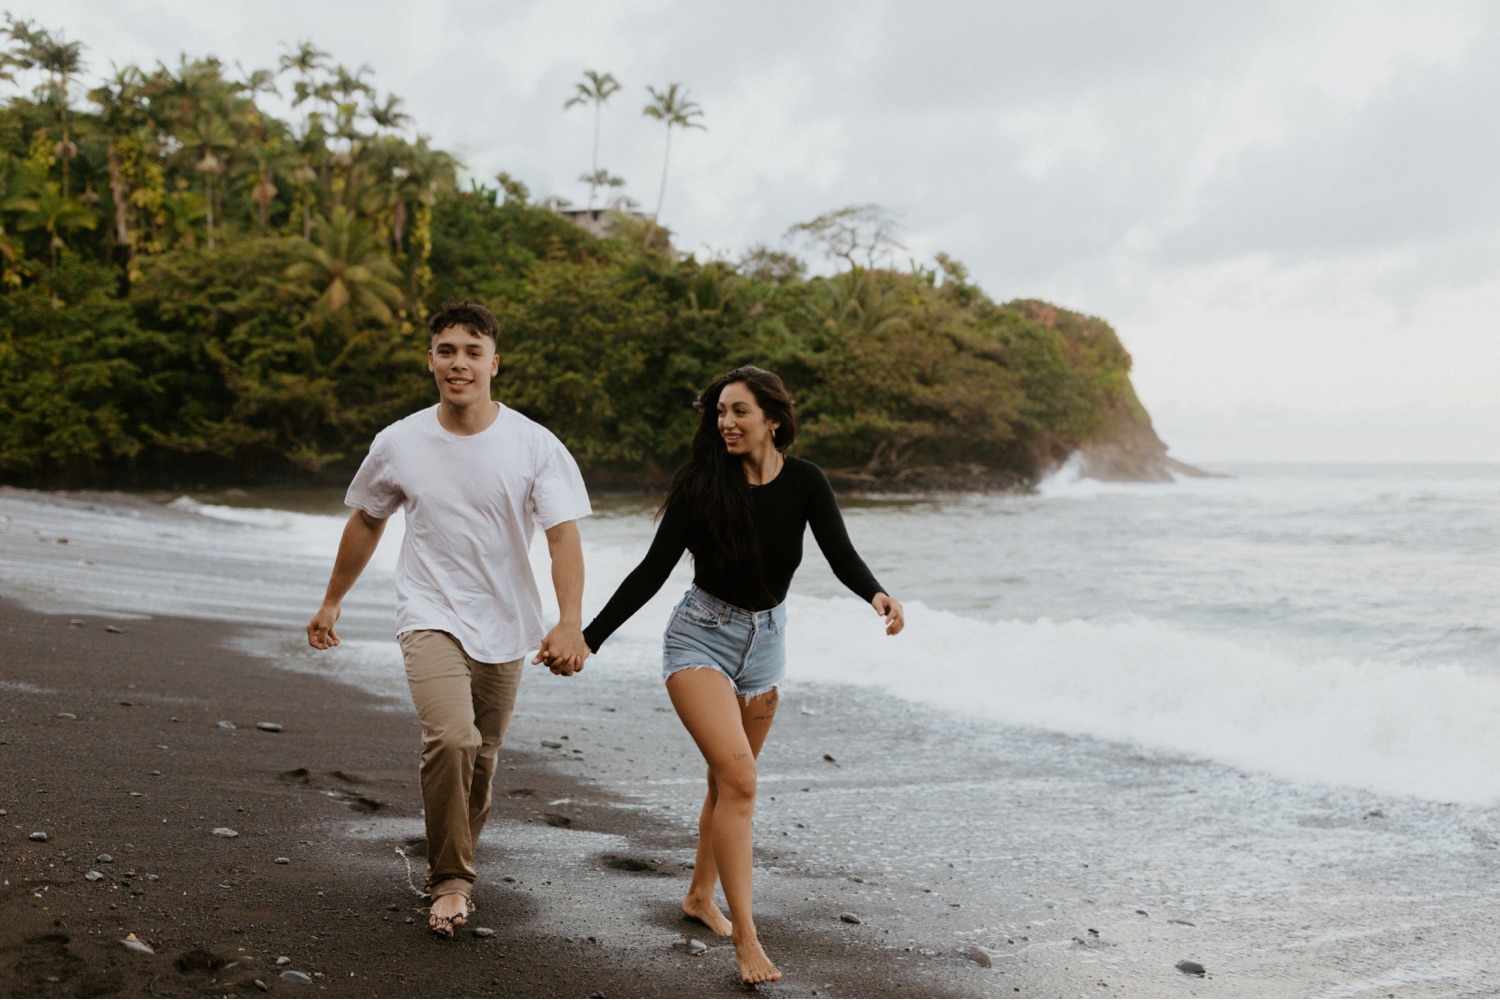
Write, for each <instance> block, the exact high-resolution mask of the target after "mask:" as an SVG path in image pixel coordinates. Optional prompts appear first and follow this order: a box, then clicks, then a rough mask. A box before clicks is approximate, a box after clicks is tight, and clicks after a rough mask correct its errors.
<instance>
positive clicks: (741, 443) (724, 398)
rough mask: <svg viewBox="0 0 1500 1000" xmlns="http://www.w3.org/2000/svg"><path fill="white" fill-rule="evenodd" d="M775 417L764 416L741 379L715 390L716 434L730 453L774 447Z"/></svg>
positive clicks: (754, 451) (752, 453) (735, 453)
mask: <svg viewBox="0 0 1500 1000" xmlns="http://www.w3.org/2000/svg"><path fill="white" fill-rule="evenodd" d="M777 426H778V425H777V424H776V423H775V421H772V420H768V419H766V411H765V410H762V409H761V408H760V403H759V402H757V401H756V399H755V393H753V392H751V391H750V387H749V386H747V385H745V383H743V382H731V383H729V384H728V385H726V386H725V387H724V391H723V392H721V393H719V436H720V437H722V438H723V439H724V446H725V448H727V449H728V450H729V454H731V455H745V456H750V455H758V454H760V453H761V451H762V449H765V448H771V449H774V448H775V447H776V428H777Z"/></svg>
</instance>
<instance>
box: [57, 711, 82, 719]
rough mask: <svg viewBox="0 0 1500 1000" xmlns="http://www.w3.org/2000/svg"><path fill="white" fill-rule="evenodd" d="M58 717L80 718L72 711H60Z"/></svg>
mask: <svg viewBox="0 0 1500 1000" xmlns="http://www.w3.org/2000/svg"><path fill="white" fill-rule="evenodd" d="M57 717H58V718H59V719H76V718H78V716H76V715H74V714H73V713H72V712H58V713H57Z"/></svg>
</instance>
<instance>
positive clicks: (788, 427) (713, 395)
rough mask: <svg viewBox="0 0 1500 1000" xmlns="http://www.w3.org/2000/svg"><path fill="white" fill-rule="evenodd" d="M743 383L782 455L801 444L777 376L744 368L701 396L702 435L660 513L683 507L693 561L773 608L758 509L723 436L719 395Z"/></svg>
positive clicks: (697, 403)
mask: <svg viewBox="0 0 1500 1000" xmlns="http://www.w3.org/2000/svg"><path fill="white" fill-rule="evenodd" d="M734 382H742V383H744V385H745V388H747V389H749V390H750V392H751V393H753V394H754V396H755V401H756V402H757V403H758V404H759V405H760V408H761V410H762V411H764V412H765V415H766V419H767V420H769V421H772V422H774V423H775V424H776V425H777V426H776V431H775V434H774V436H773V441H774V442H775V445H776V450H777V451H782V452H784V451H786V449H787V446H788V445H790V444H791V443H792V442H793V441H794V440H796V438H797V415H796V413H795V412H794V411H793V409H792V404H793V400H792V397H791V395H790V394H789V393H788V392H787V391H786V386H785V385H783V384H782V382H781V379H780V377H778V376H777V375H776V373H775V372H768V371H766V370H765V369H763V368H756V367H755V366H754V365H745V366H743V367H741V368H736V369H735V370H734V371H732V372H728V373H726V374H724V375H721V376H719V377H718V378H716V379H714V381H713V382H712V383H711V384H710V385H709V387H708V388H707V389H704V390H703V392H701V393H699V395H698V398H697V399H696V400H695V401H694V402H693V406H694V408H695V409H697V410H698V429H697V430H696V431H694V432H693V449H692V454H691V457H690V458H689V459H688V460H687V462H686V464H684V465H683V466H682V467H681V468H680V469H678V470H677V474H676V475H675V476H673V477H672V486H671V488H670V489H669V490H667V499H666V500H665V501H663V502H662V505H661V510H662V512H665V511H666V509H667V508H668V507H672V506H676V505H681V506H682V507H683V509H684V512H685V513H686V514H687V517H688V524H689V525H690V526H691V527H690V529H689V547H690V550H691V551H692V553H693V560H694V562H695V563H696V564H697V565H698V567H699V568H700V569H702V570H704V571H705V572H706V574H707V575H709V576H712V577H717V578H721V579H722V578H725V577H729V576H734V577H738V578H740V579H742V580H744V581H745V582H746V584H747V586H746V590H747V591H748V592H752V593H754V594H755V596H756V598H757V600H758V601H759V602H760V603H759V605H758V606H759V607H769V606H770V603H771V602H772V601H773V600H774V595H772V594H771V592H770V589H769V588H768V587H767V586H766V584H765V574H764V571H763V566H762V561H761V552H760V543H759V541H758V539H757V538H756V534H755V508H754V506H753V505H752V504H751V502H750V486H749V483H748V482H747V481H746V480H745V466H744V463H743V462H741V461H740V459H739V458H737V457H735V456H733V455H730V454H729V451H728V449H726V448H725V446H724V439H723V437H722V436H720V434H719V395H720V394H721V393H722V392H723V391H724V389H725V387H726V386H728V385H730V384H731V383H734Z"/></svg>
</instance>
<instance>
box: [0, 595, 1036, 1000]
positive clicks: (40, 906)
mask: <svg viewBox="0 0 1500 1000" xmlns="http://www.w3.org/2000/svg"><path fill="white" fill-rule="evenodd" d="M110 626H113V627H115V628H118V629H120V630H122V631H119V632H110V631H107V628H108V627H110ZM234 629H235V627H234V626H226V625H222V624H219V623H215V622H210V621H201V620H186V619H169V618H151V619H123V620H117V619H110V618H105V617H100V616H97V615H76V616H51V615H42V614H37V613H33V612H30V611H26V610H24V609H22V608H21V607H19V606H17V605H16V604H14V603H12V602H8V601H4V600H0V775H3V780H0V809H3V810H4V811H5V815H4V816H0V830H3V831H4V832H3V846H0V880H3V886H0V995H5V996H255V995H259V994H260V993H261V992H262V990H263V989H264V990H265V991H268V992H270V993H272V994H281V995H299V994H308V993H314V992H316V993H320V994H326V995H336V996H437V995H444V996H684V997H686V996H691V997H711V996H739V995H743V994H744V993H745V992H746V988H745V987H743V986H741V985H740V984H739V983H738V981H737V979H736V977H735V975H734V964H733V952H732V948H730V946H729V945H728V943H727V941H725V940H723V939H715V938H713V937H712V936H711V935H709V934H707V932H706V930H705V929H704V928H702V927H701V926H698V925H695V924H692V923H689V922H687V921H686V920H684V919H682V918H681V916H680V913H679V911H678V908H677V907H678V902H679V901H680V898H681V894H682V891H683V889H684V888H685V886H686V881H687V871H686V868H685V865H684V862H683V860H682V859H685V858H690V857H691V849H692V846H693V841H692V836H691V832H690V831H691V825H690V824H688V823H684V822H681V821H680V819H679V818H677V817H674V818H673V821H672V822H663V821H662V820H661V819H659V818H658V817H656V816H655V815H653V813H652V812H651V811H650V810H649V809H641V808H639V807H632V805H631V804H630V803H628V802H623V801H620V800H619V799H618V798H617V797H615V796H614V795H613V794H612V793H611V792H610V791H609V790H608V789H607V788H605V787H602V786H599V785H596V784H594V783H592V782H590V781H589V780H587V779H586V778H584V777H580V776H578V774H580V773H583V772H584V769H580V768H579V767H577V766H567V765H569V764H572V765H576V764H577V763H578V760H577V759H576V758H574V759H569V757H568V756H566V755H563V756H560V755H559V752H558V751H557V750H555V749H552V750H549V749H544V748H541V747H540V746H539V743H538V742H537V741H535V740H532V741H530V742H528V743H526V744H524V745H522V746H520V747H519V748H518V747H517V746H510V747H507V748H504V749H502V755H501V768H502V770H501V776H500V778H499V779H498V781H497V784H496V797H497V806H496V814H495V817H494V818H493V819H492V821H491V830H493V831H495V832H496V836H494V837H492V836H490V835H489V834H488V833H487V836H486V840H485V842H484V844H483V845H482V846H483V850H482V853H481V857H480V859H479V860H480V866H481V885H480V888H479V889H478V891H477V892H476V896H475V899H476V901H477V902H478V904H479V906H480V910H479V912H478V913H477V914H475V916H474V918H473V919H472V920H471V924H470V927H471V928H474V927H487V928H490V929H492V930H493V932H494V933H493V936H490V937H485V938H480V937H477V936H475V935H474V934H472V933H471V932H468V931H462V932H460V934H459V936H458V937H457V939H456V940H453V941H441V940H438V939H436V938H434V937H433V936H432V935H431V934H429V933H428V932H427V930H426V929H425V911H424V908H423V906H422V904H421V901H420V900H419V898H418V897H417V896H416V895H415V893H414V891H413V890H412V889H411V888H409V887H408V885H407V882H406V878H405V871H404V867H403V863H402V860H401V858H400V857H399V856H397V854H396V848H397V847H398V846H402V845H403V844H405V843H406V842H407V841H408V839H410V838H411V837H412V835H413V833H415V832H419V831H420V821H419V820H418V819H417V817H418V815H419V798H418V790H417V781H416V764H417V750H418V733H417V729H416V723H415V718H414V716H413V715H412V713H411V712H410V710H409V708H407V707H403V706H393V705H390V704H388V703H385V702H382V701H379V700H378V699H376V698H374V697H373V696H370V695H366V694H364V693H362V692H360V691H358V690H356V689H353V688H350V687H347V686H344V685H340V684H337V683H334V682H332V681H329V680H325V679H323V678H320V677H317V676H315V675H311V674H307V673H302V672H293V671H288V670H284V669H281V668H279V667H277V666H276V665H275V664H274V663H273V662H272V661H269V660H266V659H260V658H253V657H248V656H244V655H241V654H237V653H233V652H229V651H226V647H225V645H224V643H225V640H226V639H228V638H229V637H230V636H231V635H232V634H233V632H234ZM538 670H540V668H538ZM547 680H551V679H550V678H545V675H544V678H534V677H528V684H532V685H536V684H539V683H545V682H546V681H547ZM559 683H560V682H559ZM526 697H527V692H526V690H525V689H524V688H523V692H522V702H523V704H522V709H523V710H524V708H525V700H526ZM643 713H644V714H645V715H648V716H649V718H642V717H641V715H642V714H643ZM70 715H71V716H75V717H76V718H69V717H68V716H70ZM220 720H230V721H232V722H233V723H234V724H235V726H236V728H235V729H232V730H230V729H224V728H219V727H218V726H217V723H218V722H219V721H220ZM598 720H603V722H602V723H601V722H600V721H598ZM261 721H268V722H275V723H278V724H280V725H281V726H282V727H284V728H283V730H282V731H281V732H274V733H273V732H264V731H260V730H258V729H257V728H256V723H257V722H261ZM611 725H612V726H614V727H616V728H615V729H614V730H613V731H611V730H610V729H609V728H608V727H609V726H611ZM673 725H675V719H673V718H672V717H671V716H670V715H666V714H662V713H659V712H656V711H653V710H652V709H651V708H649V707H646V708H641V707H640V706H636V707H635V708H632V707H631V706H622V708H621V710H620V711H618V712H616V711H615V710H614V709H613V708H611V709H609V710H607V711H606V712H601V713H598V715H597V719H596V721H595V723H594V726H593V732H592V734H591V735H592V736H593V737H595V738H596V739H597V740H602V741H604V742H611V741H621V742H624V741H626V740H629V739H640V738H641V733H642V730H643V729H644V730H646V731H649V732H663V731H666V729H667V727H669V726H673ZM521 728H522V729H523V730H524V728H525V727H524V726H523V727H521ZM513 736H514V731H513ZM683 738H684V739H685V737H683ZM652 740H653V741H655V737H653V738H652ZM512 742H513V743H515V742H516V741H515V740H514V739H513V740H512ZM683 763H684V764H689V763H691V762H690V761H684V762H683ZM688 770H692V768H688ZM691 794H692V793H689V792H687V791H686V790H685V794H684V797H685V799H690V798H691ZM219 827H229V828H231V829H233V830H235V831H237V832H238V836H237V837H234V838H224V837H220V836H216V835H214V833H213V832H212V831H213V830H214V829H215V828H219ZM33 831H43V832H45V833H46V834H47V840H46V841H45V842H34V841H32V840H30V839H29V835H30V834H31V833H32V832H33ZM511 841H514V842H515V843H516V844H517V845H523V842H524V846H520V847H518V848H517V849H516V850H514V851H510V850H507V849H506V847H507V843H509V842H511ZM579 845H583V846H582V852H583V853H582V854H581V855H580V853H579V852H580V847H579ZM599 845H603V846H604V849H599ZM101 854H108V855H110V856H111V857H112V861H109V862H104V861H103V860H100V859H99V855H101ZM278 858H285V859H287V863H285V864H278V863H276V859H278ZM421 864H422V862H421V860H420V859H417V860H416V861H415V862H414V865H415V867H416V868H417V871H418V875H420V866H421ZM91 871H94V872H98V873H99V874H101V875H102V876H103V877H102V878H99V879H97V880H92V881H91V880H89V879H88V878H87V875H88V873H89V872H91ZM512 880H513V881H512ZM828 881H829V877H810V876H809V875H808V874H807V873H806V872H805V871H796V870H792V871H783V870H781V869H775V868H773V869H772V871H771V873H769V874H768V873H766V872H764V871H761V870H758V871H757V904H758V906H757V909H758V911H760V913H761V914H763V915H762V916H761V917H760V923H761V927H762V937H763V940H764V942H765V944H766V946H767V950H768V951H769V952H770V954H771V955H772V956H773V957H775V958H777V960H778V961H779V962H780V963H781V965H782V967H783V969H784V970H785V971H786V972H787V978H786V979H785V980H783V981H782V982H781V983H779V984H775V985H773V986H769V987H763V988H762V990H763V991H764V992H769V993H774V994H776V995H784V996H815V995H821V996H829V995H834V996H966V995H980V994H987V995H999V994H1000V993H1002V992H1003V993H1005V994H1007V995H1014V994H1013V993H1012V991H1013V990H1014V991H1017V992H1026V993H1031V992H1032V990H1031V989H1029V988H1028V989H1026V990H1024V991H1022V990H1021V989H1020V987H1018V986H1016V985H1014V984H1013V983H1010V982H1003V981H1002V980H1001V974H1000V970H998V969H981V968H979V967H978V966H977V965H976V964H974V963H973V962H972V961H969V960H968V959H966V958H964V957H963V956H962V955H961V954H956V953H953V952H947V953H944V954H936V953H934V952H933V950H932V949H912V948H905V949H902V948H899V947H892V946H891V940H890V938H888V937H886V938H884V939H881V937H880V933H881V932H880V931H878V930H877V928H879V927H880V926H881V925H882V923H883V921H882V919H881V912H880V905H881V904H879V902H878V901H877V900H872V899H866V900H864V902H863V904H862V905H861V907H860V912H861V915H862V919H863V920H864V921H865V922H864V923H863V924H861V925H853V924H849V923H844V922H842V921H840V920H839V919H838V910H837V908H836V907H833V908H830V907H831V906H832V904H830V903H820V904H818V905H816V906H812V907H808V906H806V905H804V904H803V901H804V900H811V899H814V898H817V897H818V896H819V895H820V894H821V895H822V897H823V898H825V899H826V898H827V882H828ZM888 905H890V904H888ZM893 915H894V914H890V916H893ZM885 923H887V924H888V923H889V922H888V921H885ZM886 933H889V932H888V931H887V932H886ZM130 934H134V935H135V936H136V937H137V938H138V939H139V940H140V941H142V942H145V943H146V944H147V945H149V946H150V947H151V948H152V949H154V954H149V955H148V954H140V953H137V952H134V951H132V950H130V949H129V948H127V946H126V945H124V944H122V943H121V942H122V939H125V938H126V937H127V935H130ZM688 938H699V939H701V940H703V941H704V942H706V943H707V944H708V946H709V947H708V951H707V952H706V953H705V954H703V955H692V954H690V953H689V952H688V951H687V950H686V949H685V947H684V945H685V943H686V941H687V939H688ZM278 956H287V957H288V958H289V959H290V962H289V963H288V964H286V965H284V966H282V967H278V966H277V965H276V960H277V958H278ZM286 970H295V971H298V972H302V973H305V974H306V975H307V976H309V977H310V978H311V980H312V982H311V984H310V985H299V984H297V983H293V982H290V981H287V980H284V979H282V978H280V974H281V973H282V972H284V971H286ZM256 980H259V981H260V982H261V983H263V984H264V987H261V986H259V985H257V983H256Z"/></svg>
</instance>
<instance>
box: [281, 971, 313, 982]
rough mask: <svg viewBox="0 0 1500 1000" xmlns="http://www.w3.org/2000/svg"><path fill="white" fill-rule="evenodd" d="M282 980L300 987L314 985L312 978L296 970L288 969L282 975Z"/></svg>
mask: <svg viewBox="0 0 1500 1000" xmlns="http://www.w3.org/2000/svg"><path fill="white" fill-rule="evenodd" d="M281 978H282V979H285V980H286V981H287V982H289V983H296V984H297V985H298V986H311V985H312V976H309V975H308V974H307V973H305V972H298V971H297V970H296V969H287V970H286V971H285V972H283V973H282V974H281Z"/></svg>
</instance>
